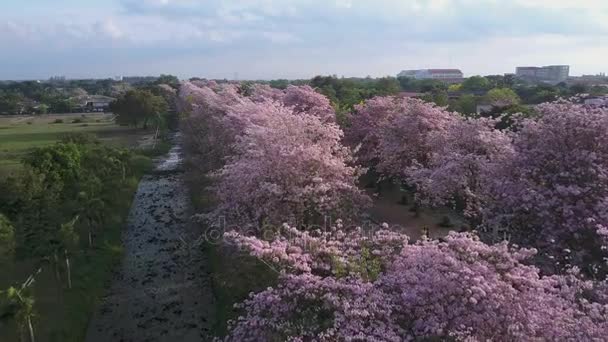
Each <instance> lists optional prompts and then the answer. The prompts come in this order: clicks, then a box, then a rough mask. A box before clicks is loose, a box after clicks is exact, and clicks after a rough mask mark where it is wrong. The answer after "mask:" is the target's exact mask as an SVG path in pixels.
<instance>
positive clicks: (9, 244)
mask: <svg viewBox="0 0 608 342" xmlns="http://www.w3.org/2000/svg"><path fill="white" fill-rule="evenodd" d="M16 247H17V242H16V240H15V229H14V228H13V226H12V225H11V223H10V221H9V220H8V218H6V216H4V215H3V214H0V264H2V263H10V262H11V261H12V260H13V259H14V257H15V249H16Z"/></svg>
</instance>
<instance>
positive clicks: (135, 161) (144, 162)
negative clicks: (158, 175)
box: [130, 154, 153, 175]
mask: <svg viewBox="0 0 608 342" xmlns="http://www.w3.org/2000/svg"><path fill="white" fill-rule="evenodd" d="M130 164H131V167H132V168H133V173H134V174H136V175H142V174H144V173H146V172H147V171H149V170H151V169H152V164H153V163H152V159H151V158H149V157H146V156H143V155H141V154H136V155H134V156H133V157H131V162H130Z"/></svg>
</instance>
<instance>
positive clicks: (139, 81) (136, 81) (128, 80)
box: [122, 76, 158, 85]
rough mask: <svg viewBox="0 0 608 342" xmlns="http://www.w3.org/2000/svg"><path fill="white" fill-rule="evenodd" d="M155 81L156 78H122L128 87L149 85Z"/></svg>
mask: <svg viewBox="0 0 608 342" xmlns="http://www.w3.org/2000/svg"><path fill="white" fill-rule="evenodd" d="M156 80H158V77H157V76H123V78H122V81H123V82H125V83H127V84H130V85H136V84H149V83H154V82H155V81H156Z"/></svg>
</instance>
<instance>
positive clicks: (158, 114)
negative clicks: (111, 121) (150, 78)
mask: <svg viewBox="0 0 608 342" xmlns="http://www.w3.org/2000/svg"><path fill="white" fill-rule="evenodd" d="M110 109H111V111H112V112H113V113H114V114H116V122H117V123H118V124H123V125H124V124H126V125H132V126H135V127H138V126H139V125H140V124H141V125H143V128H144V129H147V128H148V124H150V123H152V122H155V123H156V124H157V126H158V125H159V124H160V123H161V122H162V120H163V115H164V114H166V112H167V102H166V101H165V99H164V98H163V97H162V96H157V95H154V94H152V93H151V92H150V91H148V90H129V91H127V92H126V93H125V94H124V95H123V96H121V97H119V98H118V99H117V100H116V101H114V102H112V104H111V105H110Z"/></svg>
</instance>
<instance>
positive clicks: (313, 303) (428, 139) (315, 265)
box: [180, 82, 608, 341]
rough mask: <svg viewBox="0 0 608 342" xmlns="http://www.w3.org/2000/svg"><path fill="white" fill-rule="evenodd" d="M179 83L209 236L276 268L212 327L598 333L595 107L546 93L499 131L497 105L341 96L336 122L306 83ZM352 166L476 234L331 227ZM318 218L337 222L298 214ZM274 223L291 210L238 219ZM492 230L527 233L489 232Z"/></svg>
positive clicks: (360, 205)
mask: <svg viewBox="0 0 608 342" xmlns="http://www.w3.org/2000/svg"><path fill="white" fill-rule="evenodd" d="M180 99H181V101H180V102H181V103H180V105H181V107H182V110H184V111H185V112H187V113H188V116H187V118H186V119H185V120H184V133H185V135H186V138H185V142H186V149H187V152H188V161H189V163H190V164H191V170H194V174H195V175H198V176H201V175H204V176H208V177H210V178H211V180H212V183H211V186H210V187H209V188H210V189H211V190H212V193H213V195H214V197H215V198H214V199H215V205H214V206H213V208H212V210H211V211H210V212H209V213H207V214H205V215H204V217H205V218H207V219H208V220H212V221H215V220H218V219H220V218H222V217H223V218H225V219H227V220H228V223H229V225H236V226H238V227H239V228H238V229H236V230H235V231H231V232H229V233H227V234H225V237H226V239H227V240H226V241H225V242H229V243H232V244H235V245H236V246H237V247H239V248H241V249H243V250H246V251H248V252H249V253H250V254H251V255H253V256H255V257H257V258H260V259H262V260H264V262H266V263H267V264H268V265H270V266H271V267H272V268H273V269H275V270H277V272H278V273H279V282H278V285H277V286H275V287H272V288H268V289H267V290H265V291H262V292H260V293H257V294H252V296H251V297H250V298H249V299H248V300H247V301H245V302H244V303H242V305H241V306H240V309H241V310H242V313H243V314H242V316H241V317H239V318H238V319H237V320H235V321H233V322H232V323H231V327H232V329H231V332H230V334H229V336H228V337H227V338H226V339H227V340H234V341H261V340H264V341H266V340H273V341H274V340H277V341H282V340H291V341H309V340H324V341H335V340H358V341H359V340H360V341H366V340H377V341H403V340H414V339H419V338H429V337H431V338H440V339H455V340H593V339H598V340H601V339H602V338H604V336H605V335H606V334H607V333H608V321H607V320H608V292H607V289H608V285H607V284H606V281H605V280H603V279H604V278H605V273H603V272H604V271H603V270H604V269H605V266H606V264H605V263H606V260H605V259H604V258H605V257H606V239H605V238H606V228H605V227H606V226H605V225H604V222H606V221H605V220H606V218H607V216H606V214H605V205H606V204H608V201H607V200H606V198H607V197H606V195H607V193H606V192H605V191H604V187H605V186H606V185H607V184H606V180H605V179H604V178H603V177H605V175H606V174H608V173H606V172H608V170H606V169H605V166H606V165H608V164H606V161H607V160H608V159H606V156H608V154H606V153H605V152H604V150H605V149H606V147H605V146H606V144H605V139H606V137H607V132H608V130H607V128H608V126H606V124H607V123H608V121H607V120H606V118H607V117H608V114H607V113H606V112H605V111H602V110H590V109H588V108H584V107H581V106H577V105H572V104H547V105H543V106H541V107H539V112H540V113H541V115H540V116H539V118H536V119H534V120H532V119H529V120H523V121H521V122H517V123H516V124H515V125H514V126H513V127H514V128H513V129H512V130H508V131H501V130H497V129H495V127H496V126H497V123H498V120H492V119H471V118H468V119H467V118H463V117H461V116H460V115H458V113H451V112H447V111H446V110H445V109H444V108H440V107H436V106H434V105H431V104H427V103H425V102H423V101H421V100H417V99H400V98H395V97H377V98H374V99H371V100H368V101H367V102H366V103H364V104H362V105H359V106H357V107H356V109H355V112H354V113H353V114H352V115H351V117H350V125H349V126H348V129H347V132H346V135H345V136H343V134H342V131H341V129H340V128H339V127H338V126H337V125H336V124H335V114H334V113H333V111H332V110H331V106H330V105H329V102H328V101H327V99H325V98H324V97H323V96H321V95H319V94H317V93H316V92H315V91H314V90H313V89H311V88H309V87H294V86H291V87H289V88H287V89H286V90H284V91H282V90H277V89H272V88H270V87H267V86H261V85H254V86H253V87H250V88H247V89H244V88H242V87H239V86H238V85H234V84H224V85H218V84H216V83H213V82H211V83H209V82H204V83H201V82H199V83H185V84H184V85H183V86H182V89H181V91H180ZM569 128H571V129H569ZM600 145H601V146H600ZM357 163H358V164H359V166H354V165H355V164H357ZM361 167H365V168H370V169H375V170H376V172H377V173H378V174H379V175H380V176H381V177H382V178H389V179H392V180H395V181H399V182H402V183H405V184H408V185H410V186H411V187H412V188H413V189H415V192H416V198H417V201H419V202H420V203H422V204H426V205H431V206H433V205H441V206H443V205H452V206H454V207H456V208H457V209H459V210H462V212H463V214H464V215H465V216H466V217H468V218H469V219H470V221H471V224H472V225H474V226H476V227H477V226H478V227H480V228H482V229H483V231H485V232H486V233H485V234H483V235H482V237H483V238H484V239H483V241H481V240H480V239H479V238H478V237H477V235H475V234H456V233H452V234H450V235H449V236H447V237H446V238H444V239H442V240H441V241H437V240H427V239H423V240H421V241H418V242H415V243H410V242H409V241H408V240H409V239H408V237H407V236H405V235H403V234H400V233H398V232H394V231H390V230H388V229H386V228H388V227H387V226H384V227H382V229H376V230H374V229H372V230H371V231H369V230H362V229H359V228H354V229H348V228H346V227H354V226H353V225H352V224H351V223H353V222H357V221H358V220H359V219H360V216H358V214H359V213H361V212H362V211H363V209H365V206H366V205H367V204H368V202H369V199H368V198H367V197H366V196H365V195H363V194H362V192H361V191H360V190H359V189H358V187H357V184H356V183H357V178H358V177H359V176H360V175H361V173H362V169H361ZM596 183H599V184H596ZM327 216H330V217H342V218H346V219H347V220H346V221H345V222H344V223H342V221H341V220H339V221H338V222H337V224H336V225H335V226H333V227H331V229H326V230H325V231H318V230H311V228H310V224H313V223H319V222H320V221H321V219H322V218H323V217H327ZM294 219H295V220H294ZM282 222H297V224H296V225H293V224H292V225H288V224H285V225H283V226H282V228H281V229H277V228H275V229H274V230H273V231H274V232H275V233H276V235H273V236H272V237H268V236H265V237H263V238H262V237H261V236H262V234H261V233H262V231H260V230H254V234H253V235H249V234H247V233H245V231H246V229H245V228H246V227H248V226H255V227H260V226H261V225H263V224H273V225H274V226H275V227H277V226H278V227H280V226H281V223H282ZM346 223H348V225H346ZM499 233H500V234H499ZM508 236H509V237H510V238H511V240H512V241H515V242H517V243H520V244H522V245H524V246H527V247H530V248H529V249H526V248H519V247H516V246H514V245H510V244H509V243H508V242H504V241H503V242H499V240H504V237H508ZM492 243H496V244H492ZM535 246H538V249H539V250H540V253H537V251H536V249H534V248H533V247H535ZM551 258H553V259H551ZM548 260H549V261H551V262H550V263H547V262H546V261H548ZM539 261H540V263H539V264H538V265H540V267H539V266H531V264H532V263H534V262H536V263H538V262H539ZM558 262H559V264H558ZM555 265H559V267H554V266H555ZM581 270H582V272H581ZM545 271H549V272H550V273H551V274H553V275H547V273H546V272H545ZM589 275H592V276H594V277H595V278H589V277H588V276H589Z"/></svg>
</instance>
